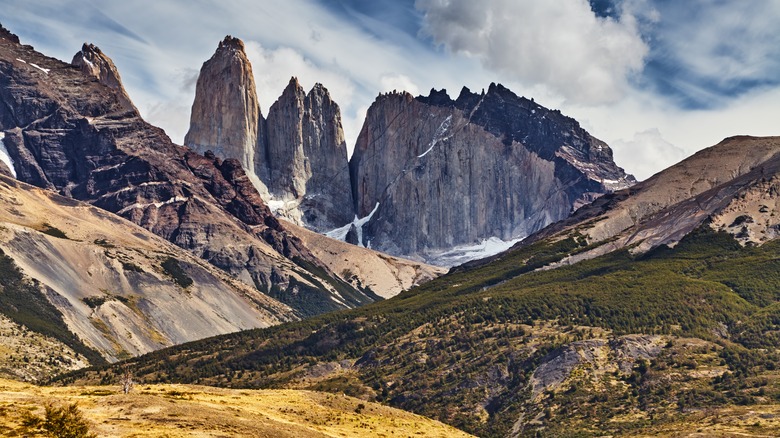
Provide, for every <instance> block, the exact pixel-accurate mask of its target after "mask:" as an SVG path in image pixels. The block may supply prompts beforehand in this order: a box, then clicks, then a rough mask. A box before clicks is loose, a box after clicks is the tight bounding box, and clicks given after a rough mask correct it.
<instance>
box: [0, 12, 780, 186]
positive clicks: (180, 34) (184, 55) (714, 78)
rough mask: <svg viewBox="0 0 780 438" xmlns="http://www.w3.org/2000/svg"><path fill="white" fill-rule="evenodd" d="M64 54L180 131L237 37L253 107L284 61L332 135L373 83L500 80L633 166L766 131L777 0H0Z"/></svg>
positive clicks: (13, 17) (354, 126)
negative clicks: (328, 111)
mask: <svg viewBox="0 0 780 438" xmlns="http://www.w3.org/2000/svg"><path fill="white" fill-rule="evenodd" d="M3 4H4V5H3V7H2V8H0V23H1V24H2V25H3V26H5V27H6V28H8V29H9V30H11V31H12V32H14V33H16V34H17V35H19V37H20V39H21V40H22V42H23V43H25V44H30V45H32V46H34V47H35V48H36V49H37V50H39V51H41V52H43V53H45V54H47V55H49V56H53V57H55V58H58V59H62V60H65V61H70V60H71V58H72V57H73V55H74V54H75V53H76V52H77V51H79V50H80V48H81V44H82V43H84V42H90V43H93V44H96V45H97V46H98V47H100V48H101V49H102V51H103V52H104V53H106V54H107V55H108V56H110V57H111V58H112V59H113V60H114V63H115V64H116V65H117V67H118V69H119V71H120V74H121V76H122V79H123V82H124V84H125V88H126V89H127V91H128V93H129V95H130V97H131V98H132V99H133V101H134V103H135V104H136V106H137V107H138V108H139V110H140V111H141V114H142V116H143V117H144V118H145V119H146V120H147V121H149V122H151V123H153V124H155V125H157V126H160V127H162V128H163V129H165V131H166V132H167V133H168V134H169V135H170V136H171V138H172V139H173V140H174V141H175V142H177V143H181V142H182V141H183V138H184V135H185V134H186V132H187V129H188V127H189V116H190V108H191V106H192V101H193V99H194V95H195V81H196V79H197V74H198V71H199V69H200V67H201V65H202V63H203V62H204V61H206V60H207V59H208V58H209V57H210V56H211V55H212V54H213V52H214V50H215V49H216V47H217V45H218V43H219V41H221V40H222V39H223V38H224V36H225V35H233V36H235V37H238V38H241V39H242V40H244V42H245V43H246V49H247V55H248V56H249V59H250V61H251V62H252V66H253V71H254V74H255V79H256V82H257V89H258V95H259V99H260V105H261V109H262V111H263V114H267V113H268V108H269V107H270V106H271V105H272V104H273V102H274V101H275V100H276V99H277V98H278V97H279V96H280V95H281V93H282V90H283V89H284V87H285V86H286V84H287V83H288V82H289V80H290V77H292V76H296V77H298V79H299V81H300V82H301V84H302V86H303V87H304V88H306V89H310V88H311V87H313V86H314V84H315V83H317V82H320V83H322V84H323V85H324V86H325V87H326V88H327V89H328V90H329V91H330V93H331V95H332V97H333V99H334V100H335V101H336V102H337V103H338V104H339V105H340V107H341V110H342V119H343V123H344V131H345V134H346V137H347V143H348V150H350V151H351V150H352V149H353V148H354V144H355V140H356V138H357V135H358V133H359V131H360V127H361V126H362V123H363V118H364V116H365V112H366V110H367V109H368V107H369V106H370V105H371V103H372V102H373V101H374V99H375V98H376V96H377V95H378V94H379V93H382V92H387V91H392V90H398V91H401V90H405V91H408V92H410V93H412V94H414V95H418V94H425V95H427V94H428V92H429V90H431V89H432V88H435V89H437V90H438V89H442V88H445V89H447V90H448V92H449V93H450V95H452V96H453V97H456V96H457V95H458V93H459V92H460V89H461V88H462V87H463V86H467V87H469V88H470V89H471V90H472V91H477V92H478V91H480V90H482V89H487V88H488V86H489V84H490V83H491V82H496V83H502V84H504V85H505V86H507V87H508V88H510V89H511V90H513V91H514V92H515V93H517V94H518V95H521V96H526V97H528V98H532V97H533V98H534V100H535V101H536V102H537V103H539V104H541V105H543V106H546V107H548V108H550V109H560V110H561V111H562V112H563V113H564V114H566V115H569V116H571V117H574V118H575V119H577V120H578V121H579V122H580V123H581V125H582V126H583V127H584V128H585V129H586V130H588V131H589V132H590V133H591V134H592V135H594V136H595V137H597V138H599V139H601V140H604V141H606V142H607V143H608V144H609V145H610V146H611V147H612V149H613V150H614V154H615V161H616V162H617V164H618V165H620V166H622V167H623V168H625V169H626V171H628V172H629V173H633V174H634V175H635V176H636V177H637V178H638V179H645V178H647V177H649V176H650V175H652V174H654V173H655V172H658V171H660V170H662V169H664V168H665V167H668V166H669V165H672V164H674V163H676V162H678V161H680V160H681V159H683V158H685V157H687V156H689V155H691V154H693V153H695V152H696V151H698V150H700V149H702V148H705V147H708V146H712V145H714V144H716V143H718V142H719V141H721V140H722V139H724V138H726V137H729V136H733V135H756V136H765V135H780V32H778V31H777V23H778V22H780V0H740V1H731V0H686V1H678V0H554V1H552V0H481V1H474V0H221V1H217V0H188V1H174V0H134V1H126V0H3Z"/></svg>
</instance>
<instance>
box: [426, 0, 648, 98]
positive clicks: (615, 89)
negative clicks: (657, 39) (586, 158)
mask: <svg viewBox="0 0 780 438" xmlns="http://www.w3.org/2000/svg"><path fill="white" fill-rule="evenodd" d="M416 6H417V7H418V8H419V9H420V10H422V11H423V12H424V13H425V25H424V29H425V31H426V32H427V33H429V34H430V35H431V36H432V37H433V38H434V40H435V41H436V42H437V43H438V44H442V45H444V46H445V47H446V48H448V49H449V50H451V51H452V52H455V53H463V54H466V55H468V56H472V57H476V58H478V59H480V60H481V61H482V62H483V63H484V64H485V65H486V66H487V67H489V68H491V69H494V70H497V71H499V72H502V73H504V74H506V75H508V76H509V77H513V78H514V79H516V80H518V81H520V82H521V83H524V84H526V85H529V86H532V85H537V84H544V85H546V86H547V87H550V88H551V89H552V90H553V91H554V92H557V93H560V94H561V95H562V96H563V97H565V98H566V99H568V100H572V101H575V102H579V103H587V104H602V103H611V102H614V101H616V100H618V99H619V98H621V97H623V95H624V94H625V92H626V91H627V90H628V82H629V77H630V76H631V75H632V74H634V73H637V72H639V71H641V69H642V68H643V66H644V58H645V55H646V54H647V53H648V47H647V45H646V44H645V43H644V41H642V38H641V36H640V35H639V31H638V28H637V24H636V21H635V20H634V18H633V16H631V15H630V14H628V13H624V14H623V15H622V16H621V18H620V20H619V21H616V20H613V19H611V18H598V17H596V16H595V14H594V13H593V11H592V10H591V8H590V4H589V3H588V1H587V0H558V1H538V0H486V1H481V2H475V1H473V0H417V2H416Z"/></svg>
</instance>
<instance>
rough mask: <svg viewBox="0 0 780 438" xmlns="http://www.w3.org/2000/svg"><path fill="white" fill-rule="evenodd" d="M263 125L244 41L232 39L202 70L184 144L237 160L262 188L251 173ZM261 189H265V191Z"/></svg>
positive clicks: (218, 49) (200, 151) (221, 45)
mask: <svg viewBox="0 0 780 438" xmlns="http://www.w3.org/2000/svg"><path fill="white" fill-rule="evenodd" d="M262 125H263V115H262V113H261V112H260V105H259V104H258V101H257V91H256V89H255V79H254V76H253V74H252V65H251V64H250V63H249V59H248V58H247V56H246V53H245V51H244V43H243V41H241V40H240V39H238V38H234V37H232V36H230V35H228V36H226V37H225V39H224V40H222V42H220V43H219V47H217V51H216V52H215V53H214V55H213V56H212V57H211V59H209V60H208V61H206V62H204V63H203V67H201V69H200V75H199V76H198V82H197V85H196V88H195V101H194V102H193V104H192V113H191V116H190V129H189V131H188V132H187V135H186V136H185V137H184V144H185V145H187V146H189V147H190V148H191V149H193V150H194V151H196V152H199V153H204V152H206V151H209V150H210V151H212V152H213V153H214V154H215V155H216V156H217V157H219V158H222V159H226V158H235V159H237V160H238V161H239V162H240V163H241V165H242V166H243V167H244V169H246V170H247V173H249V174H250V175H249V176H250V178H252V179H253V182H254V183H255V185H256V186H258V185H259V181H258V180H257V178H253V177H254V175H252V174H251V173H252V171H253V170H254V167H255V166H254V163H255V148H256V147H257V144H258V138H261V139H262V137H263V133H262ZM260 185H261V184H260ZM258 189H260V191H261V192H262V191H263V187H258Z"/></svg>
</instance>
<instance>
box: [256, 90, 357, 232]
mask: <svg viewBox="0 0 780 438" xmlns="http://www.w3.org/2000/svg"><path fill="white" fill-rule="evenodd" d="M267 127H268V128H267V129H268V130H267V140H266V141H267V143H266V149H265V157H267V160H266V162H265V163H256V166H257V167H256V172H257V173H259V174H260V175H267V178H265V179H264V181H265V182H266V184H267V185H268V189H269V191H270V193H271V195H272V197H273V199H274V201H275V202H272V205H274V206H276V208H275V210H276V212H277V214H280V215H281V216H283V217H286V218H288V219H291V220H293V221H294V222H297V223H301V224H305V225H307V226H308V227H310V228H312V229H314V230H317V231H327V230H330V229H333V228H336V227H340V226H342V225H344V224H346V223H348V222H350V221H352V219H353V204H352V192H351V189H350V181H349V170H348V168H349V167H348V162H347V146H346V141H345V139H344V131H343V128H342V124H341V110H340V109H339V106H338V105H337V104H336V103H335V102H334V101H333V99H332V98H331V96H330V93H329V92H328V90H327V89H326V88H325V87H324V86H323V85H322V84H315V85H314V87H313V88H312V89H311V90H310V91H309V93H308V94H307V93H306V92H305V91H304V90H303V87H301V85H300V83H299V81H298V79H297V78H295V77H293V78H291V79H290V82H289V84H288V85H287V88H285V90H284V92H283V93H282V95H281V97H279V99H278V100H277V101H276V102H274V104H273V105H272V106H271V109H270V110H269V112H268V120H267Z"/></svg>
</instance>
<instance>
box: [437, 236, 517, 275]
mask: <svg viewBox="0 0 780 438" xmlns="http://www.w3.org/2000/svg"><path fill="white" fill-rule="evenodd" d="M523 239H525V236H522V237H517V238H515V239H512V240H501V239H499V238H498V237H490V238H487V239H484V240H482V241H481V242H479V243H477V244H475V245H463V246H456V247H455V248H452V249H450V250H447V251H444V252H440V253H432V254H430V256H429V257H427V261H428V263H431V264H433V265H437V266H444V267H452V266H457V265H460V264H463V263H466V262H469V261H471V260H479V259H483V258H485V257H490V256H493V255H496V254H498V253H501V252H504V251H506V250H508V249H509V248H511V247H512V246H514V245H515V244H516V243H517V242H520V241H521V240H523Z"/></svg>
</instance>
